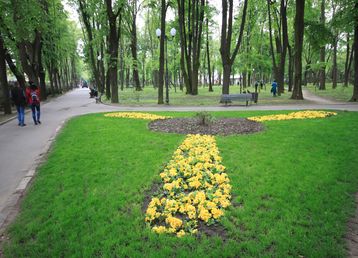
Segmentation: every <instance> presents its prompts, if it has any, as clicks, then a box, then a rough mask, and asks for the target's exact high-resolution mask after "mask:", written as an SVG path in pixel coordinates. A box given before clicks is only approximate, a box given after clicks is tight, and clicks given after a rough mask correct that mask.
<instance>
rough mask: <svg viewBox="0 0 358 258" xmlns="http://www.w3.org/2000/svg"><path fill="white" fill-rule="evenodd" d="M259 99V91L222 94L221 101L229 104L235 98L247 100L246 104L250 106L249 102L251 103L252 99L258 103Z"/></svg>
mask: <svg viewBox="0 0 358 258" xmlns="http://www.w3.org/2000/svg"><path fill="white" fill-rule="evenodd" d="M257 99H258V93H241V94H222V95H221V99H220V103H225V105H227V103H231V102H232V101H233V100H238V101H245V102H246V106H248V105H249V102H250V104H251V102H252V101H253V102H255V103H257Z"/></svg>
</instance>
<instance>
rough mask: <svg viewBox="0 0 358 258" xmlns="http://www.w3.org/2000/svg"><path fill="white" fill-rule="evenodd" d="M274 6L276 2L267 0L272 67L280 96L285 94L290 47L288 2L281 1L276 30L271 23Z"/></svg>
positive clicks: (285, 0)
mask: <svg viewBox="0 0 358 258" xmlns="http://www.w3.org/2000/svg"><path fill="white" fill-rule="evenodd" d="M274 4H275V1H271V0H267V8H268V18H269V33H270V47H271V57H272V66H273V71H274V76H275V79H276V81H277V84H278V94H279V95H280V94H281V93H283V92H284V82H285V80H284V75H285V62H286V53H287V47H288V28H287V0H281V3H280V11H279V14H278V16H279V17H276V23H277V26H275V29H273V28H272V27H273V26H272V22H271V16H272V15H271V6H273V8H276V7H275V6H274ZM272 31H274V32H275V43H276V44H275V45H276V51H275V50H274V44H273V36H272ZM275 52H276V53H277V55H278V57H279V58H278V61H277V60H276V56H275ZM277 62H278V64H277Z"/></svg>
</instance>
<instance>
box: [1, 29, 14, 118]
mask: <svg viewBox="0 0 358 258" xmlns="http://www.w3.org/2000/svg"><path fill="white" fill-rule="evenodd" d="M5 52H6V49H5V46H4V41H3V39H2V35H1V34H0V87H1V89H2V92H3V97H4V102H3V104H4V113H5V114H11V102H10V96H9V94H10V91H9V84H8V82H7V75H6V61H5Z"/></svg>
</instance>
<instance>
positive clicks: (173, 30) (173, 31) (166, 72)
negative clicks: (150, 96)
mask: <svg viewBox="0 0 358 258" xmlns="http://www.w3.org/2000/svg"><path fill="white" fill-rule="evenodd" d="M176 32H177V31H176V29H175V28H171V30H170V35H171V36H172V38H171V39H170V38H168V37H167V35H165V34H164V43H165V103H166V104H169V75H168V44H167V41H172V40H173V38H174V36H175V34H176ZM155 34H156V35H157V37H158V38H160V36H161V35H162V31H161V30H160V29H159V28H158V29H156V30H155Z"/></svg>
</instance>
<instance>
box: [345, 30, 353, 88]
mask: <svg viewBox="0 0 358 258" xmlns="http://www.w3.org/2000/svg"><path fill="white" fill-rule="evenodd" d="M353 48H354V43H353V45H352V51H350V44H349V33H347V55H346V63H345V66H344V86H345V87H347V86H348V80H349V73H350V70H351V63H352V59H353V53H354V51H353Z"/></svg>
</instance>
